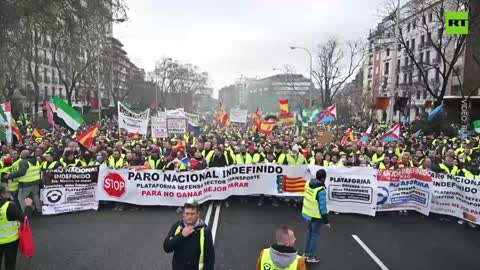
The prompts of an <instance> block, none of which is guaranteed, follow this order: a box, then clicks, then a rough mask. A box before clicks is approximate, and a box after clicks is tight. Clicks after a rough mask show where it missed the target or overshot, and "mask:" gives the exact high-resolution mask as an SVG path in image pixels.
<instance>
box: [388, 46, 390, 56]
mask: <svg viewBox="0 0 480 270" xmlns="http://www.w3.org/2000/svg"><path fill="white" fill-rule="evenodd" d="M388 56H390V48H387V57H388Z"/></svg>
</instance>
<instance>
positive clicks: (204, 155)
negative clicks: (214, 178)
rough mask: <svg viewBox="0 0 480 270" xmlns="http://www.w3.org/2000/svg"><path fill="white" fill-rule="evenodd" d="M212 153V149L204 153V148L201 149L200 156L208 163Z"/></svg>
mask: <svg viewBox="0 0 480 270" xmlns="http://www.w3.org/2000/svg"><path fill="white" fill-rule="evenodd" d="M213 154H214V152H213V150H209V152H208V153H206V150H205V149H204V150H203V151H202V156H203V157H204V158H205V159H206V160H207V163H210V160H211V159H212V157H213Z"/></svg>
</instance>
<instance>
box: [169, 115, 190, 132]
mask: <svg viewBox="0 0 480 270" xmlns="http://www.w3.org/2000/svg"><path fill="white" fill-rule="evenodd" d="M167 131H168V134H185V133H187V119H185V118H167Z"/></svg>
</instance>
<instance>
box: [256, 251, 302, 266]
mask: <svg viewBox="0 0 480 270" xmlns="http://www.w3.org/2000/svg"><path fill="white" fill-rule="evenodd" d="M262 256H263V250H262V252H260V256H259V257H258V260H257V267H256V270H263V268H262V265H261V262H262ZM270 258H271V259H272V262H273V263H274V264H275V266H277V267H280V268H286V267H288V266H289V265H291V264H292V263H293V262H294V261H295V260H297V251H296V250H295V248H293V247H288V246H282V245H272V246H271V247H270ZM306 269H307V268H306V266H305V260H304V259H300V260H298V263H297V270H306Z"/></svg>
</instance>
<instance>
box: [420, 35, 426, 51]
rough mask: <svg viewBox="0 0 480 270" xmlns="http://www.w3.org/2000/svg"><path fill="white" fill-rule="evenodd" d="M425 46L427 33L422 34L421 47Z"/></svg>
mask: <svg viewBox="0 0 480 270" xmlns="http://www.w3.org/2000/svg"><path fill="white" fill-rule="evenodd" d="M424 46H425V35H422V36H420V48H423V47H424Z"/></svg>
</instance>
